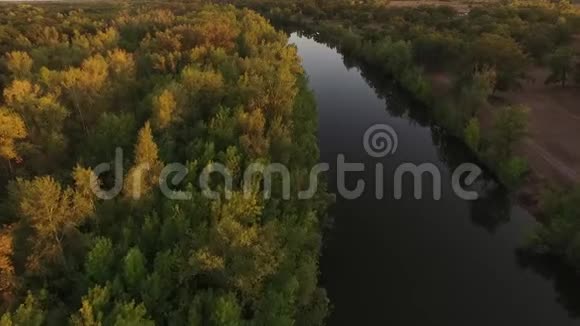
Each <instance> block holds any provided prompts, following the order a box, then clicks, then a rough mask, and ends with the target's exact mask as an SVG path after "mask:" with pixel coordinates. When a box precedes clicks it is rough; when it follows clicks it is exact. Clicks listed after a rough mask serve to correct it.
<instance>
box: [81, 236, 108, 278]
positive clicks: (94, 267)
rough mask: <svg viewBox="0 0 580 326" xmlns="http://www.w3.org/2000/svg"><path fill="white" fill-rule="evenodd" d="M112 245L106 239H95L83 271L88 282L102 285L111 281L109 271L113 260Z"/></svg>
mask: <svg viewBox="0 0 580 326" xmlns="http://www.w3.org/2000/svg"><path fill="white" fill-rule="evenodd" d="M114 258H115V256H114V253H113V243H112V242H111V240H110V239H107V238H101V237H99V238H97V239H96V241H95V245H94V247H93V249H91V251H89V253H88V254H87V258H86V261H85V270H86V273H87V276H88V277H89V279H90V280H92V281H93V282H95V283H104V282H105V281H107V280H110V279H112V276H113V275H111V269H112V267H113V266H112V264H113V262H114V261H113V259H114Z"/></svg>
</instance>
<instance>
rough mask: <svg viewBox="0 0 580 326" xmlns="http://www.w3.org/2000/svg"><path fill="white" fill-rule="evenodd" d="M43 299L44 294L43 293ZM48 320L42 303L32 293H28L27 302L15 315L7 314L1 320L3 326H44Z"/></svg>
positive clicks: (19, 307)
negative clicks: (41, 305)
mask: <svg viewBox="0 0 580 326" xmlns="http://www.w3.org/2000/svg"><path fill="white" fill-rule="evenodd" d="M41 297H44V294H42V293H41ZM45 319H46V312H45V311H44V310H43V309H42V308H41V307H40V302H39V299H38V298H37V297H35V296H34V295H33V294H32V293H31V292H28V295H27V296H26V300H25V301H24V302H23V303H22V304H21V305H20V306H18V309H16V311H15V312H14V313H13V314H10V313H6V314H4V315H3V316H2V319H0V324H1V325H2V326H7V325H14V326H20V325H22V326H24V325H26V326H42V325H43V324H44V321H45Z"/></svg>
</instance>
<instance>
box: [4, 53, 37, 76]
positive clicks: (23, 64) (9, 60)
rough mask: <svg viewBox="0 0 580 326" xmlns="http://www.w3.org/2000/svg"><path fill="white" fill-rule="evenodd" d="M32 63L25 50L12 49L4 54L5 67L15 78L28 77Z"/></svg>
mask: <svg viewBox="0 0 580 326" xmlns="http://www.w3.org/2000/svg"><path fill="white" fill-rule="evenodd" d="M32 64H33V61H32V58H31V57H30V56H29V55H28V53H26V52H21V51H13V52H9V53H7V54H6V67H7V68H8V71H10V72H11V73H12V76H13V77H14V78H15V79H22V78H26V77H29V76H30V73H31V71H32Z"/></svg>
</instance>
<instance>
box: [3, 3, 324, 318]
mask: <svg viewBox="0 0 580 326" xmlns="http://www.w3.org/2000/svg"><path fill="white" fill-rule="evenodd" d="M1 8H2V10H0V52H1V53H2V60H1V65H0V67H1V68H0V69H1V71H0V78H1V80H0V87H1V88H2V90H3V91H2V100H1V101H0V103H1V105H0V161H1V166H0V168H1V169H0V187H2V189H3V190H2V192H1V196H0V201H1V205H2V209H1V212H2V213H1V215H0V224H1V225H2V227H1V229H0V298H1V299H0V316H1V318H0V325H2V326H8V325H27V326H29V325H30V326H32V325H65V324H70V325H154V324H155V325H157V324H158V325H232V326H233V325H242V324H244V325H319V324H322V322H323V320H324V318H325V316H326V314H327V312H328V309H329V303H328V299H327V297H326V293H325V291H324V290H323V289H321V288H319V286H318V277H317V275H318V256H319V251H320V243H321V232H320V229H321V225H322V221H323V217H324V216H325V211H326V207H327V205H328V203H329V197H328V196H327V195H326V193H325V191H324V189H321V190H320V191H319V192H318V193H317V194H316V195H315V196H314V198H312V199H310V200H301V201H300V202H299V201H298V200H297V199H295V198H291V199H290V200H284V201H282V200H279V199H277V198H279V196H277V195H276V194H274V196H271V197H269V198H264V197H262V196H261V195H260V194H259V191H258V190H259V187H260V183H259V181H260V180H256V182H255V183H252V185H251V186H252V187H254V188H255V189H254V191H252V192H251V195H250V196H243V195H242V191H241V171H243V170H244V168H245V167H246V166H247V165H248V164H249V163H250V162H255V161H259V162H264V163H267V162H281V163H284V164H285V165H286V166H288V167H289V168H290V170H291V172H292V174H291V175H292V180H291V181H292V184H296V185H304V184H305V183H306V180H308V179H307V177H308V174H307V173H306V171H308V170H307V168H309V167H310V166H312V165H313V164H315V163H316V162H317V161H318V148H317V142H316V128H317V126H316V111H315V101H314V98H313V95H312V94H311V92H310V91H309V90H308V89H307V87H306V78H305V76H304V72H303V70H302V68H301V65H300V62H299V59H298V56H297V54H296V49H295V48H294V47H292V46H289V45H288V44H287V43H288V42H287V35H285V34H284V33H281V32H278V31H276V30H275V29H274V28H273V27H272V26H271V25H270V24H269V23H268V21H266V19H264V18H263V17H261V16H260V15H258V14H257V13H255V12H253V11H250V10H247V9H236V8H234V7H233V6H225V5H201V4H179V3H175V4H161V3H160V4H129V3H101V4H96V3H91V4H87V5H83V4H44V5H38V6H37V5H25V4H3V5H2V6H1ZM117 149H120V150H121V151H122V153H123V156H122V163H123V171H122V172H123V175H124V178H125V182H124V187H123V189H122V192H121V193H120V194H119V195H118V196H115V197H114V198H112V199H109V200H103V199H100V198H97V197H96V196H95V192H94V191H93V190H94V189H93V186H94V181H95V180H97V182H98V183H100V187H103V188H110V187H111V186H112V184H113V179H114V178H116V176H113V175H110V174H105V175H100V176H99V177H98V178H97V176H95V175H94V172H93V170H92V168H93V167H95V166H96V165H98V164H101V163H109V162H113V161H114V160H115V159H116V157H117V156H116V150H117ZM215 161H219V162H225V164H226V166H227V168H228V169H230V170H231V171H234V176H233V179H234V188H233V190H231V193H229V194H228V195H229V196H230V197H231V199H229V200H225V199H224V198H218V199H217V200H212V199H209V198H207V197H206V196H203V195H202V194H201V192H200V190H199V189H198V187H197V177H198V176H199V173H200V171H201V170H202V169H203V168H204V167H205V166H206V165H208V164H209V163H211V162H215ZM171 162H180V163H182V164H185V165H186V166H187V170H188V175H187V177H186V179H185V180H184V181H182V182H181V183H180V184H177V185H175V187H174V190H179V189H187V190H188V191H189V192H191V193H192V196H191V198H190V199H188V200H181V201H175V200H169V199H167V198H166V197H165V196H163V195H162V194H161V192H160V190H159V189H158V188H159V187H158V185H157V183H158V180H159V177H160V175H159V174H160V171H161V168H162V167H163V165H165V164H167V163H171ZM143 164H146V165H147V166H149V167H150V168H149V169H148V170H146V171H145V172H142V173H140V171H138V168H139V167H140V166H142V165H143ZM210 182H211V183H212V185H214V186H215V187H217V188H219V187H222V185H223V180H220V179H219V178H217V177H216V178H212V179H211V180H210Z"/></svg>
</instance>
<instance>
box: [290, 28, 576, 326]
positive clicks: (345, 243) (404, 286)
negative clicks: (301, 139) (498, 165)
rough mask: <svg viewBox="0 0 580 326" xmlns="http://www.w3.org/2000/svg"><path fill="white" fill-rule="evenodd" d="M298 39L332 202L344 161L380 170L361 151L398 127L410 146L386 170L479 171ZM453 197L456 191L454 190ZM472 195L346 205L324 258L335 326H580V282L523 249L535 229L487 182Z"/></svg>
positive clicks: (367, 199)
mask: <svg viewBox="0 0 580 326" xmlns="http://www.w3.org/2000/svg"><path fill="white" fill-rule="evenodd" d="M291 32H292V31H291ZM292 39H293V40H294V42H295V44H296V46H297V47H298V50H299V54H300V55H301V56H302V58H303V61H304V62H303V64H304V66H305V69H306V72H307V74H308V75H309V78H310V85H311V88H312V89H313V90H314V92H315V95H316V98H317V102H318V106H319V124H320V128H319V129H320V130H319V145H320V151H321V160H322V161H324V162H328V163H330V165H331V171H330V173H329V190H330V191H334V192H336V182H337V180H336V178H335V175H334V173H335V172H336V171H335V167H333V164H332V163H333V160H335V157H336V155H337V154H338V153H344V154H346V156H347V157H348V158H351V161H352V159H353V158H357V159H362V160H363V162H364V163H365V164H374V163H376V162H377V161H376V160H371V159H368V158H365V156H364V155H365V153H364V151H362V150H361V147H362V146H361V144H360V142H359V138H360V136H361V135H362V133H364V130H365V129H366V128H368V126H369V125H371V124H373V123H388V124H390V125H393V126H396V127H397V132H398V133H399V136H400V141H401V142H402V143H400V144H399V145H400V147H401V150H400V151H398V152H397V153H396V155H394V156H393V157H389V159H388V160H387V161H382V162H383V163H384V164H385V166H386V167H387V169H392V168H394V167H395V166H396V165H397V164H400V163H402V162H407V161H409V162H432V163H434V164H436V165H437V166H438V167H440V168H441V170H442V171H443V175H444V176H449V174H450V172H449V171H452V170H453V169H454V168H455V167H457V166H459V165H460V164H462V163H464V162H477V160H476V158H475V157H474V156H473V155H472V154H471V153H470V151H469V150H467V148H466V147H465V145H464V144H462V143H461V142H459V141H458V140H457V139H456V138H454V137H450V136H449V135H448V134H446V133H445V131H444V130H441V128H438V127H437V126H435V125H434V123H433V121H432V119H431V117H430V115H429V109H428V108H424V107H422V106H421V105H419V104H418V103H416V102H414V101H413V100H411V99H410V97H409V96H408V95H407V94H405V93H404V92H402V91H401V90H399V89H398V88H397V86H396V85H395V84H394V83H393V82H392V80H390V79H389V78H387V77H385V76H383V75H381V74H378V73H376V71H375V70H373V69H372V67H368V66H365V65H364V64H362V63H360V62H357V60H355V59H354V58H350V57H345V56H343V55H341V54H339V53H337V51H336V50H335V47H333V46H332V44H327V43H324V42H323V40H320V39H319V37H318V36H317V35H316V34H296V33H295V34H293V35H292ZM292 39H291V40H292ZM315 41H316V42H315ZM369 89H370V91H369ZM353 105H355V107H354V108H353V107H352V106H353ZM353 110H356V112H354V113H353ZM484 172H485V171H484ZM373 177H374V175H371V174H370V173H369V172H368V171H365V172H364V173H361V174H358V175H356V176H352V175H351V176H347V179H346V183H347V184H349V185H353V184H356V182H357V180H358V178H362V179H363V180H365V181H371V183H372V178H373ZM404 187H407V188H408V189H407V190H410V189H412V187H411V188H409V185H408V184H407V185H404ZM351 188H352V187H351ZM427 188H428V187H427ZM444 188H445V189H444V190H449V189H450V185H449V181H447V183H446V184H445V185H444ZM473 189H475V190H477V191H478V193H479V198H478V199H477V200H475V201H463V200H459V199H458V198H457V197H454V196H452V195H449V193H447V194H445V193H444V196H443V198H442V200H440V201H436V200H423V201H421V202H420V203H419V202H417V201H416V200H412V199H411V198H403V200H393V199H389V198H387V197H388V195H386V198H385V199H383V200H378V199H376V198H371V197H372V196H366V195H364V196H362V197H361V198H357V199H355V200H346V199H344V198H340V196H338V198H337V203H336V205H335V206H334V207H333V208H332V210H331V215H332V217H333V225H332V226H331V228H330V229H329V230H327V231H326V232H325V243H324V248H323V257H322V258H321V284H322V285H323V286H324V287H325V288H326V289H327V291H328V293H329V296H330V299H331V301H332V303H333V306H334V311H333V313H332V315H331V317H330V319H329V324H330V325H352V324H373V325H375V324H381V325H382V324H391V325H420V324H421V325H465V324H469V325H538V326H539V325H576V324H578V323H579V321H578V320H577V319H576V318H578V317H580V281H579V278H578V276H577V274H576V272H575V271H574V270H571V269H569V268H567V267H565V266H563V265H562V264H560V263H559V262H558V261H557V260H556V259H553V258H549V257H538V256H530V255H529V254H527V253H526V252H525V251H524V250H521V249H520V248H521V246H522V244H523V243H524V241H525V237H526V235H527V233H529V232H531V230H533V228H534V227H535V224H536V222H535V221H534V220H533V218H532V217H531V216H530V215H529V214H528V213H527V212H526V211H525V210H524V209H522V208H521V207H519V206H517V205H515V204H514V203H513V202H512V201H511V200H510V196H509V194H508V193H507V192H506V190H505V189H504V188H503V187H501V186H500V185H499V184H498V183H497V182H496V181H495V180H494V178H493V177H491V176H490V174H489V173H484V177H482V178H480V179H479V180H478V181H477V182H476V183H475V184H474V185H473ZM404 193H409V194H411V193H412V192H408V191H407V192H404Z"/></svg>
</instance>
